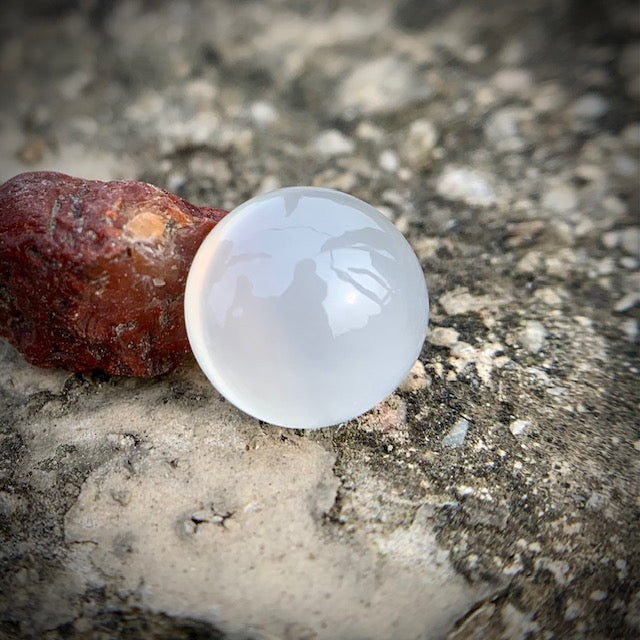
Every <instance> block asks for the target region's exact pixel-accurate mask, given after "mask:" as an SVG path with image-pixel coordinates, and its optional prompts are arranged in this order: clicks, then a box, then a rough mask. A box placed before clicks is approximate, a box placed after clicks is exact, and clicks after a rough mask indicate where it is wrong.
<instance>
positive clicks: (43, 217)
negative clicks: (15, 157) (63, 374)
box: [0, 172, 226, 377]
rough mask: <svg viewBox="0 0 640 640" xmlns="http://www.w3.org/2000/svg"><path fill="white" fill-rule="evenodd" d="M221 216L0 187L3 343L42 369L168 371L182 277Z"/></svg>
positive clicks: (115, 189)
mask: <svg viewBox="0 0 640 640" xmlns="http://www.w3.org/2000/svg"><path fill="white" fill-rule="evenodd" d="M225 213H226V212H225V211H221V210H219V209H209V208H206V207H196V206H194V205H192V204H189V203H188V202H186V201H184V200H182V199H180V198H178V197H177V196H174V195H172V194H170V193H167V192H166V191H162V190H161V189H158V188H156V187H154V186H152V185H149V184H146V183H142V182H99V181H95V180H82V179H79V178H73V177H71V176H67V175H64V174H61V173H52V172H34V173H23V174H20V175H18V176H16V177H15V178H12V179H11V180H9V181H8V182H6V183H5V184H4V185H2V186H1V187H0V336H2V337H4V338H6V339H7V340H9V342H11V343H12V344H14V345H15V346H16V347H17V348H18V349H19V351H20V352H21V353H22V354H23V355H24V357H25V358H26V359H27V360H28V361H29V362H31V363H32V364H35V365H39V366H45V367H63V368H66V369H70V370H72V371H90V370H93V369H99V370H102V371H105V372H106V373H110V374H116V375H132V376H141V377H149V376H155V375H158V374H160V373H164V372H166V371H169V370H170V369H172V368H173V367H175V366H176V365H177V364H178V363H179V361H180V359H181V358H182V356H183V355H184V354H185V353H187V352H188V350H189V344H188V341H187V336H186V331H185V326H184V315H183V308H182V305H183V298H184V287H185V280H186V277H187V273H188V271H189V266H190V264H191V261H192V259H193V256H194V254H195V252H196V250H197V249H198V247H199V246H200V243H201V242H202V240H203V239H204V237H205V236H206V235H207V233H208V232H209V231H210V230H211V229H212V228H213V227H214V226H215V224H216V222H218V221H219V220H220V219H221V218H222V217H223V216H224V215H225Z"/></svg>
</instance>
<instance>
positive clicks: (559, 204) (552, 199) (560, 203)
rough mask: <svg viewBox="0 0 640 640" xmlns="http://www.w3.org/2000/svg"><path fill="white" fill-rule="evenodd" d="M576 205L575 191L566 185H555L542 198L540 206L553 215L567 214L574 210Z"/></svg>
mask: <svg viewBox="0 0 640 640" xmlns="http://www.w3.org/2000/svg"><path fill="white" fill-rule="evenodd" d="M577 204H578V196H577V194H576V190H575V189H574V188H573V187H571V186H570V185H568V184H559V185H556V186H555V187H552V188H551V189H549V191H547V192H546V193H545V194H544V196H543V197H542V206H543V207H544V208H545V209H549V210H550V211H553V212H554V213H567V212H569V211H572V210H573V209H575V208H576V206H577Z"/></svg>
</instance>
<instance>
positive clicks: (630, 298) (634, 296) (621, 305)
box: [613, 292, 640, 313]
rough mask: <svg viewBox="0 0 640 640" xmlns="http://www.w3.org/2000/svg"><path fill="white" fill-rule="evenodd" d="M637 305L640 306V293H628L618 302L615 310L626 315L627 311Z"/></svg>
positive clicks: (614, 307)
mask: <svg viewBox="0 0 640 640" xmlns="http://www.w3.org/2000/svg"><path fill="white" fill-rule="evenodd" d="M637 304H640V293H636V292H633V293H628V294H627V295H626V296H623V297H622V298H620V300H618V302H616V304H615V305H614V306H613V310H614V311H616V312H617V313H624V312H625V311H629V309H633V307H635V306H636V305H637Z"/></svg>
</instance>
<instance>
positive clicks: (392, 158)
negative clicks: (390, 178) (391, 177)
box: [378, 149, 400, 173]
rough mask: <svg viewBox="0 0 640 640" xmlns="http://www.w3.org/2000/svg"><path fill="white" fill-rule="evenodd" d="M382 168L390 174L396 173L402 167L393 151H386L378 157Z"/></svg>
mask: <svg viewBox="0 0 640 640" xmlns="http://www.w3.org/2000/svg"><path fill="white" fill-rule="evenodd" d="M378 164H379V165H380V168H381V169H383V170H384V171H387V172H388V173H395V172H396V171H397V170H398V167H399V166H400V163H399V161H398V156H397V155H396V154H395V153H394V152H393V151H391V150H389V149H385V150H384V151H383V152H382V153H381V154H380V156H379V157H378Z"/></svg>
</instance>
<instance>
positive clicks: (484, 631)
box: [0, 0, 640, 640]
mask: <svg viewBox="0 0 640 640" xmlns="http://www.w3.org/2000/svg"><path fill="white" fill-rule="evenodd" d="M0 33H1V35H2V38H1V39H0V43H1V45H0V72H1V74H2V86H3V91H0V105H1V108H0V140H1V142H2V143H1V144H0V182H3V181H5V180H7V179H9V178H11V177H12V176H13V175H15V174H18V173H20V172H23V171H28V170H55V171H62V172H64V173H68V174H71V175H80V176H83V177H85V178H87V179H93V178H95V179H100V180H118V179H132V180H141V181H146V182H150V183H152V184H156V185H158V186H159V187H161V188H164V189H167V190H168V191H170V192H172V193H176V194H178V195H179V196H180V197H182V198H185V199H187V200H188V201H190V202H194V203H197V204H201V205H207V206H216V207H217V206H219V207H222V208H224V209H230V208H232V207H234V206H235V205H237V204H239V203H241V202H243V201H244V200H246V199H248V198H249V197H251V196H253V195H255V194H257V193H261V192H264V191H268V190H271V189H274V188H277V187H280V186H287V185H293V184H312V185H318V186H325V187H334V188H337V189H341V190H344V191H347V192H350V193H352V194H353V195H355V196H357V197H360V198H362V199H363V200H365V201H367V202H370V203H371V204H372V205H374V206H376V207H378V208H379V209H380V210H381V211H383V213H384V214H385V215H386V216H388V217H389V219H390V220H392V221H393V222H394V224H395V225H396V226H397V228H398V229H399V230H400V231H402V233H404V234H405V236H406V237H407V238H408V240H409V241H410V243H411V244H412V245H413V247H414V249H415V250H416V252H417V255H418V256H419V258H420V261H421V264H422V266H423V268H424V271H425V274H426V276H427V280H428V284H429V290H430V294H431V299H432V303H433V304H432V324H431V327H430V330H429V334H428V336H427V342H426V343H425V346H424V349H423V351H422V353H421V355H420V359H419V361H418V362H417V363H416V364H415V365H414V367H413V369H412V371H411V374H410V375H409V377H408V378H407V380H406V381H405V382H404V383H403V384H402V385H401V386H400V388H399V389H398V390H397V391H396V392H394V393H393V394H392V395H391V396H390V397H389V398H387V399H386V400H385V401H384V402H383V403H382V404H380V405H379V406H377V407H376V408H375V409H373V410H372V411H370V412H369V413H367V414H366V415H364V416H361V417H360V418H358V419H356V420H353V421H350V422H348V423H346V424H344V425H341V426H340V427H338V428H335V429H322V430H319V431H316V432H312V433H308V432H296V431H285V430H281V429H277V428H275V427H273V426H270V425H267V424H261V423H259V422H258V421H256V420H253V419H251V418H248V417H247V416H245V415H243V414H242V413H240V412H239V411H237V410H236V409H235V408H233V407H232V406H230V405H229V403H227V402H225V401H224V400H223V399H222V398H221V397H220V396H219V395H218V394H217V393H216V392H215V391H214V390H213V389H212V388H211V386H210V385H209V384H208V383H207V381H206V379H205V377H204V376H203V375H202V373H201V372H200V371H199V370H198V368H197V366H196V364H195V362H194V361H193V360H192V359H187V361H185V362H184V363H183V364H182V365H181V366H180V367H178V368H177V369H176V370H175V371H173V372H171V373H168V374H165V375H163V376H161V377H159V378H152V379H146V380H139V379H134V378H127V377H109V376H106V375H104V374H95V373H92V374H89V373H75V374H73V373H69V372H67V371H65V370H61V369H40V368H35V367H32V366H31V365H29V364H27V363H26V362H25V361H24V359H23V358H22V357H21V356H20V355H19V354H18V353H17V352H16V350H15V349H14V348H13V347H12V346H10V345H9V344H8V343H5V342H2V343H1V344H0V402H1V406H0V536H1V538H2V539H1V541H0V637H2V638H3V639H4V638H11V639H13V638H19V639H22V638H38V639H40V638H44V639H45V640H61V639H62V638H71V639H73V640H79V639H88V638H92V639H93V638H100V639H101V640H102V639H105V640H106V639H110V638H136V639H138V638H143V639H150V638H172V639H173V638H193V637H196V638H231V639H234V640H236V639H238V638H256V639H265V640H266V639H269V640H271V639H274V638H278V639H283V640H302V639H311V638H313V639H316V640H321V639H335V638H341V639H345V640H350V639H351V640H355V639H362V638H367V639H389V638H395V639H399V640H417V639H424V638H429V639H436V640H439V639H443V640H444V639H447V640H462V639H465V640H469V639H471V638H483V639H484V638H488V639H492V640H498V639H504V640H512V639H522V640H537V639H544V640H550V639H552V638H563V639H564V638H568V639H571V640H578V639H589V640H591V639H596V638H597V639H603V638H631V637H635V636H637V635H638V633H640V541H639V536H640V533H639V527H638V521H639V515H640V497H639V496H640V486H639V480H638V478H639V477H640V433H639V430H638V419H637V415H638V410H639V408H640V391H639V389H640V384H639V383H638V382H639V381H638V377H639V372H640V359H639V357H638V356H639V354H638V340H639V335H638V322H639V320H640V294H638V291H640V271H639V265H640V255H639V242H640V220H639V203H638V197H639V191H640V189H639V187H638V185H639V180H638V166H639V155H638V154H639V152H640V112H639V103H638V99H639V97H640V90H639V87H640V68H639V67H640V63H639V60H640V57H639V56H638V47H639V46H640V24H639V16H638V11H637V5H636V3H633V2H623V1H618V2H603V1H600V0H593V1H592V2H586V3H584V2H582V3H578V2H573V1H570V0H554V1H552V0H533V1H532V2H526V3H513V2H507V1H506V0H486V1H483V2H471V1H469V2H464V1H458V2H440V1H437V0H429V1H422V0H420V1H418V0H401V1H400V2H397V3H392V2H386V1H385V0H367V1H365V0H350V1H344V2H331V3H307V2H301V1H297V0H265V1H263V2H235V1H231V0H228V1H226V0H221V1H220V2H205V1H198V0H178V1H177V2H155V3H148V2H143V1H139V2H138V1H135V0H134V1H120V2H117V1H116V2H110V3H102V2H97V1H95V0H85V1H83V2H73V1H67V0H65V1H61V0H56V1H54V2H50V1H49V2H44V1H42V2H41V1H36V2H30V3H17V2H14V3H4V4H3V6H2V19H1V20H0ZM62 42H64V43H66V45H65V46H64V47H63V46H61V44H60V43H62Z"/></svg>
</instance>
